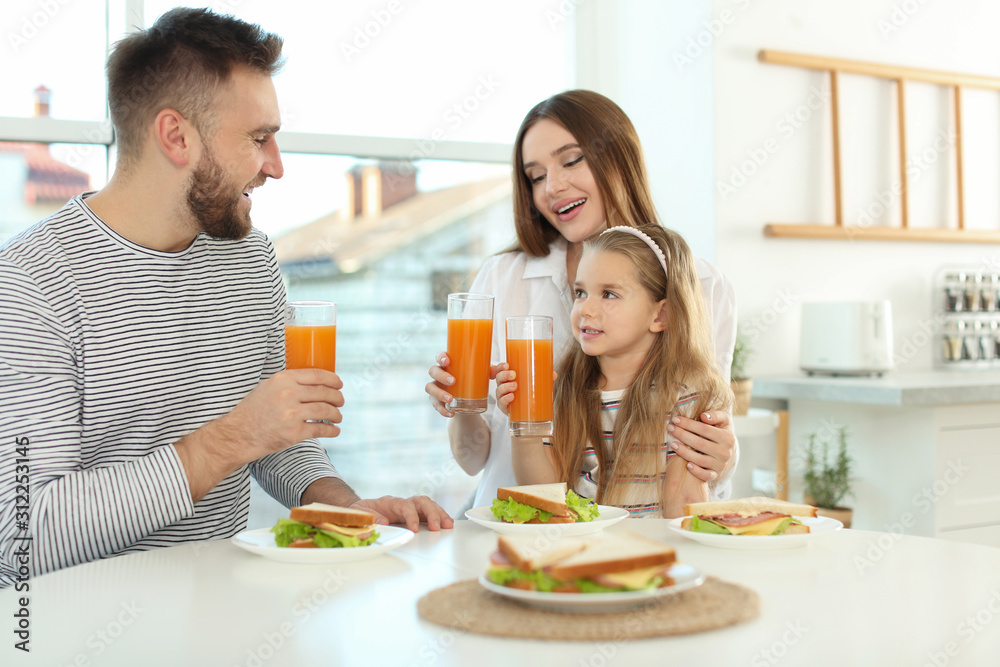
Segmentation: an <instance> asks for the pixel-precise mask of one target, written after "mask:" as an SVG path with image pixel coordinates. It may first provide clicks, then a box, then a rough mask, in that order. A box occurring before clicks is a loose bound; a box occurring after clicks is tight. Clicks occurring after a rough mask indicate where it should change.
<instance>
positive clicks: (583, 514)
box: [566, 489, 600, 521]
mask: <svg viewBox="0 0 1000 667" xmlns="http://www.w3.org/2000/svg"><path fill="white" fill-rule="evenodd" d="M566 505H567V507H569V512H570V514H573V515H575V516H576V520H577V521H593V520H594V519H596V518H597V517H598V516H600V512H599V511H598V510H597V503H595V502H594V501H592V500H590V499H589V498H581V497H580V496H578V495H576V493H575V492H574V491H573V490H572V489H570V490H569V491H567V492H566Z"/></svg>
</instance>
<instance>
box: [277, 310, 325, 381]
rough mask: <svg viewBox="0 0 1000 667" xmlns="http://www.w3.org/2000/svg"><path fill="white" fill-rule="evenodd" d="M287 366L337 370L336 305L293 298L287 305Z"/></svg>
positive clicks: (290, 367)
mask: <svg viewBox="0 0 1000 667" xmlns="http://www.w3.org/2000/svg"><path fill="white" fill-rule="evenodd" d="M285 368H287V369H294V368H322V369H323V370H327V371H330V372H334V371H336V370H337V304H335V303H333V302H332V301H290V302H289V303H288V304H287V305H286V306H285Z"/></svg>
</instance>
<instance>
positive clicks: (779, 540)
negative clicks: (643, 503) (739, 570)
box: [667, 516, 844, 550]
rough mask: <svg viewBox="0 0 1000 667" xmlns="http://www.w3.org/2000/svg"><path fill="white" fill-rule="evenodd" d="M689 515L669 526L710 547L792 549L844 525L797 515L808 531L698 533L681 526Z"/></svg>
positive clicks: (820, 517)
mask: <svg viewBox="0 0 1000 667" xmlns="http://www.w3.org/2000/svg"><path fill="white" fill-rule="evenodd" d="M686 518H687V517H684V516H682V517H678V518H676V519H672V520H671V521H670V523H668V524H667V528H669V529H670V530H672V531H674V532H676V533H680V534H681V535H683V536H684V537H686V538H688V539H689V540H694V541H695V542H701V543H702V544H707V545H708V546H710V547H722V548H723V549H754V550H756V549H791V548H793V547H801V546H805V545H806V544H809V542H811V541H812V540H815V539H816V538H818V537H822V536H823V535H825V534H829V533H832V532H834V531H837V530H840V529H841V528H843V527H844V524H842V523H840V522H839V521H837V520H836V519H830V518H828V517H825V516H806V517H803V516H797V517H795V518H796V519H798V520H799V521H801V522H802V523H804V524H805V525H807V526H809V532H808V533H797V534H795V535H716V534H714V533H696V532H694V531H690V530H685V529H684V528H681V521H683V520H684V519H686Z"/></svg>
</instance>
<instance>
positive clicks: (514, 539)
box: [497, 535, 587, 572]
mask: <svg viewBox="0 0 1000 667" xmlns="http://www.w3.org/2000/svg"><path fill="white" fill-rule="evenodd" d="M586 546H587V543H586V542H584V541H583V540H579V539H572V538H567V539H561V540H555V541H553V540H550V539H549V538H547V537H545V536H544V535H501V536H500V537H499V539H498V540H497V549H498V550H499V551H500V553H502V554H503V555H504V556H506V558H507V560H509V561H510V562H511V563H513V564H514V566H515V567H517V568H518V569H520V570H524V571H525V572H533V571H535V570H540V569H542V568H544V567H548V566H550V565H552V564H553V563H555V562H558V561H560V560H562V559H563V558H566V557H567V556H572V555H573V554H575V553H576V552H578V551H583V549H585V548H586Z"/></svg>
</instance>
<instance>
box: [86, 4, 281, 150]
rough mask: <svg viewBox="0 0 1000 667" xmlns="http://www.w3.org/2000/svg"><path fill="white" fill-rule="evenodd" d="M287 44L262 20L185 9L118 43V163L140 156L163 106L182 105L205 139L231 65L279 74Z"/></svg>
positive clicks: (111, 83) (114, 69)
mask: <svg viewBox="0 0 1000 667" xmlns="http://www.w3.org/2000/svg"><path fill="white" fill-rule="evenodd" d="M281 47H282V39H281V37H279V36H278V35H275V34H274V33H270V32H265V31H264V30H262V29H261V27H260V26H258V25H255V24H251V23H246V22H244V21H241V20H239V19H237V18H234V17H232V16H223V15H220V14H215V13H213V12H211V11H209V10H207V9H191V8H187V7H178V8H176V9H172V10H170V11H169V12H167V13H166V14H163V15H162V16H161V17H160V18H158V19H157V20H156V22H155V23H154V24H153V25H152V26H151V27H150V28H148V29H147V30H142V31H139V32H135V33H133V34H131V35H129V36H127V37H125V38H123V39H122V40H120V41H119V42H117V43H116V44H115V46H114V50H113V51H112V52H111V55H110V56H109V57H108V62H107V66H106V72H107V77H108V106H109V108H110V112H111V122H112V123H113V124H114V128H115V132H116V133H117V142H118V168H119V169H122V168H124V169H127V168H128V167H129V166H131V165H132V164H134V162H135V161H136V160H137V159H138V158H139V156H140V154H141V152H142V147H143V143H144V142H145V139H146V132H147V130H148V128H149V124H150V123H151V122H152V121H153V119H154V118H156V114H158V113H159V112H160V111H162V110H163V109H168V108H169V109H175V110H177V111H178V112H179V113H180V114H181V115H182V116H184V118H186V119H187V120H189V121H190V122H191V123H192V124H193V125H194V126H195V128H196V129H197V130H198V132H199V133H200V134H201V135H202V136H203V137H209V136H211V135H212V133H213V132H214V130H215V121H216V118H215V117H214V115H213V114H212V106H213V102H214V101H215V96H216V94H217V93H218V92H219V90H220V88H221V87H222V86H224V85H225V84H226V82H227V81H228V79H229V76H230V74H231V73H232V71H233V68H235V67H238V66H244V67H249V68H251V69H254V70H256V71H259V72H261V73H265V74H268V75H270V76H273V75H274V74H275V73H276V72H277V71H278V70H279V69H280V68H281V66H282V64H283V61H282V57H281Z"/></svg>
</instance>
